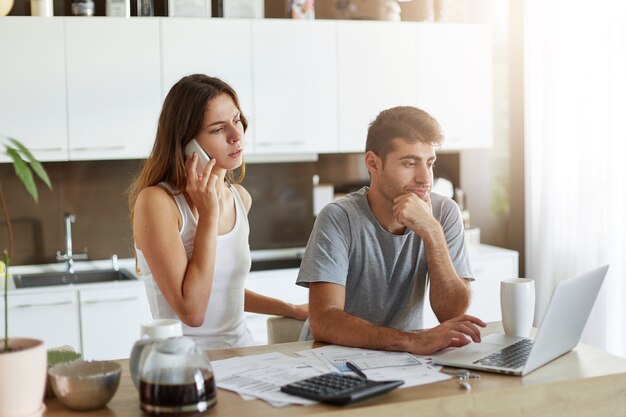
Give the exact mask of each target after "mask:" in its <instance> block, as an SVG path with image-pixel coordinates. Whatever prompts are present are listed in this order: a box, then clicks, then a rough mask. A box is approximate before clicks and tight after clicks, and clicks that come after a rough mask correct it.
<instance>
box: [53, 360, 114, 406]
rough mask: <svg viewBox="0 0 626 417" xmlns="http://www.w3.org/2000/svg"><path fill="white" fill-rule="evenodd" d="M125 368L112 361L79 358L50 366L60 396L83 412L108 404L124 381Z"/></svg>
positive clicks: (67, 403) (55, 392)
mask: <svg viewBox="0 0 626 417" xmlns="http://www.w3.org/2000/svg"><path fill="white" fill-rule="evenodd" d="M121 374H122V367H121V366H120V365H119V364H118V363H116V362H111V361H83V360H75V361H72V362H69V363H60V364H57V365H54V366H52V367H51V368H50V369H48V375H49V376H50V382H51V383H52V389H53V390H54V394H55V395H56V397H57V398H58V399H59V400H60V401H61V402H62V403H63V404H64V405H65V406H66V407H68V408H71V409H73V410H79V411H86V410H95V409H97V408H100V407H104V406H105V405H106V404H107V403H108V402H109V401H110V400H111V398H113V395H115V392H116V391H117V387H118V386H119V384H120V376H121Z"/></svg>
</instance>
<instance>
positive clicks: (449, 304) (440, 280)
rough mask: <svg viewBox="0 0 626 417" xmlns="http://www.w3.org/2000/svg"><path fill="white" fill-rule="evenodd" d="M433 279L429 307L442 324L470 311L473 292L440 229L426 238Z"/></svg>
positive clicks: (425, 242) (430, 271) (431, 277)
mask: <svg viewBox="0 0 626 417" xmlns="http://www.w3.org/2000/svg"><path fill="white" fill-rule="evenodd" d="M423 241H424V244H425V248H426V260H427V263H428V274H429V276H430V304H431V307H432V309H433V312H434V313H435V315H436V316H437V318H438V319H439V321H440V322H443V321H446V320H449V319H451V318H453V317H458V316H460V315H461V314H464V313H465V312H466V311H467V308H468V307H469V303H470V289H469V287H468V285H467V283H466V282H465V280H463V279H462V277H459V275H458V274H457V273H456V270H455V269H454V266H453V265H452V260H451V259H450V253H449V252H448V246H447V244H446V241H445V237H444V234H443V231H442V230H441V229H439V230H436V231H434V232H433V233H431V234H430V235H429V236H428V237H427V238H426V239H423Z"/></svg>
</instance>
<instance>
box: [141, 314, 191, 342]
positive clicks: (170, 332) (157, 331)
mask: <svg viewBox="0 0 626 417" xmlns="http://www.w3.org/2000/svg"><path fill="white" fill-rule="evenodd" d="M182 335H183V324H182V323H181V322H180V320H176V319H156V320H152V321H149V322H147V323H142V324H141V338H142V339H145V338H148V339H167V338H168V337H178V336H182Z"/></svg>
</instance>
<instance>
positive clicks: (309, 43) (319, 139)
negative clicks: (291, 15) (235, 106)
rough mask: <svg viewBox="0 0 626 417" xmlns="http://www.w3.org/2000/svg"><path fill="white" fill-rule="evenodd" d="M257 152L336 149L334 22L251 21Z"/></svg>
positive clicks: (279, 152) (303, 151) (335, 48)
mask: <svg viewBox="0 0 626 417" xmlns="http://www.w3.org/2000/svg"><path fill="white" fill-rule="evenodd" d="M252 35H253V36H252V42H253V48H252V57H253V62H254V67H253V68H254V70H253V86H254V113H255V120H254V121H255V125H256V131H255V135H256V136H255V149H254V151H255V153H256V154H285V153H292V154H293V153H318V152H336V151H337V146H338V138H337V120H338V117H337V116H338V115H337V46H336V45H337V42H336V24H335V22H332V21H299V20H254V21H252Z"/></svg>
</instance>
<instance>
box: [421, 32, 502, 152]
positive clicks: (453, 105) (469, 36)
mask: <svg viewBox="0 0 626 417" xmlns="http://www.w3.org/2000/svg"><path fill="white" fill-rule="evenodd" d="M416 27H417V38H416V39H417V42H418V48H417V56H418V58H417V71H416V79H417V84H418V87H417V96H416V97H417V105H418V107H420V108H422V109H424V110H426V111H427V112H429V113H430V114H431V115H433V116H434V117H435V118H436V119H437V121H439V124H440V125H441V127H442V129H443V133H444V136H445V140H444V142H443V146H442V149H443V150H459V149H472V148H487V147H490V146H491V145H492V142H493V81H492V79H493V76H492V72H493V70H492V65H493V63H492V53H491V35H490V31H489V28H488V27H486V26H480V25H464V24H441V23H438V24H421V25H417V26H416Z"/></svg>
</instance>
